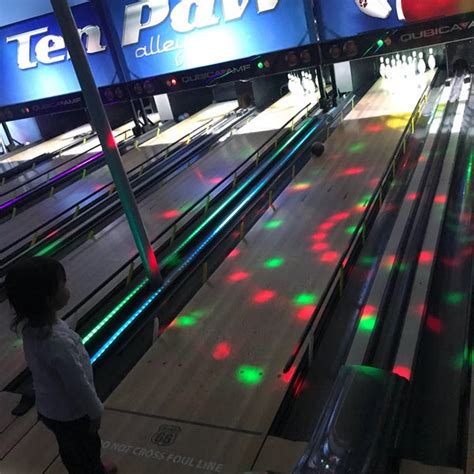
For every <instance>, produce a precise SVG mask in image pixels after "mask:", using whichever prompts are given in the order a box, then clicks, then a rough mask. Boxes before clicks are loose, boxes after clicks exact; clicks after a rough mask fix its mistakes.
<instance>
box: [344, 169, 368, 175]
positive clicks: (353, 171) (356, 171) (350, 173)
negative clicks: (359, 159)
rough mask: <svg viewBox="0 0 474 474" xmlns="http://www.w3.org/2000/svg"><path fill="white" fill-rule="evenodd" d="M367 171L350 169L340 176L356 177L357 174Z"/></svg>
mask: <svg viewBox="0 0 474 474" xmlns="http://www.w3.org/2000/svg"><path fill="white" fill-rule="evenodd" d="M364 171H365V169H364V168H348V169H346V170H345V171H343V172H342V173H341V175H340V176H354V175H356V174H361V173H363V172H364Z"/></svg>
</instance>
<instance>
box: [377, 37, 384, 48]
mask: <svg viewBox="0 0 474 474" xmlns="http://www.w3.org/2000/svg"><path fill="white" fill-rule="evenodd" d="M384 44H385V43H384V42H383V40H382V39H379V40H377V46H378V47H379V48H381V47H382V46H383V45H384Z"/></svg>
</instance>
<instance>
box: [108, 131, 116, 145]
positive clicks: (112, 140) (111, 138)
mask: <svg viewBox="0 0 474 474" xmlns="http://www.w3.org/2000/svg"><path fill="white" fill-rule="evenodd" d="M107 146H108V147H109V148H115V147H116V146H117V145H116V143H115V137H114V136H113V134H112V133H109V134H108V135H107Z"/></svg>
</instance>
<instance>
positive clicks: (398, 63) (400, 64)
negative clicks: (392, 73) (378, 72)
mask: <svg viewBox="0 0 474 474" xmlns="http://www.w3.org/2000/svg"><path fill="white" fill-rule="evenodd" d="M395 61H396V64H397V68H398V69H400V70H401V69H402V60H401V59H400V54H399V53H397V54H396V55H395Z"/></svg>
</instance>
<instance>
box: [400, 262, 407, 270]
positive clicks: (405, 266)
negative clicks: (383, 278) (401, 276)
mask: <svg viewBox="0 0 474 474" xmlns="http://www.w3.org/2000/svg"><path fill="white" fill-rule="evenodd" d="M407 268H408V265H407V264H406V263H400V264H399V265H398V271H399V272H404V271H405V270H406V269H407Z"/></svg>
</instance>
